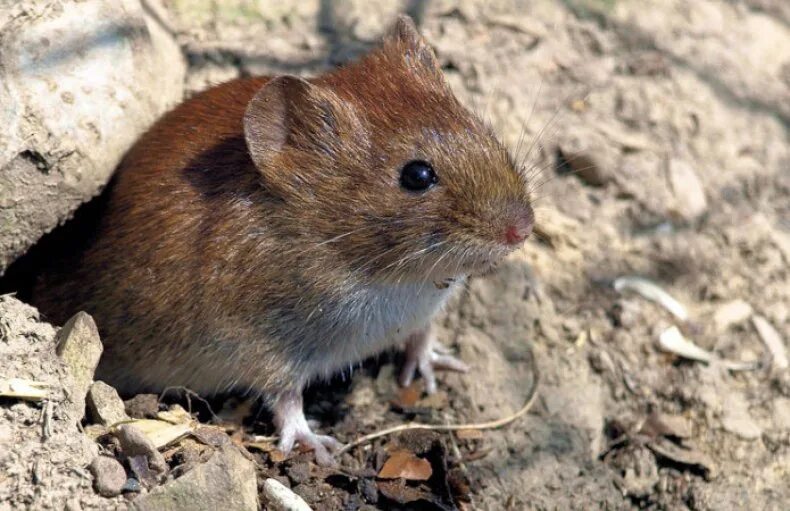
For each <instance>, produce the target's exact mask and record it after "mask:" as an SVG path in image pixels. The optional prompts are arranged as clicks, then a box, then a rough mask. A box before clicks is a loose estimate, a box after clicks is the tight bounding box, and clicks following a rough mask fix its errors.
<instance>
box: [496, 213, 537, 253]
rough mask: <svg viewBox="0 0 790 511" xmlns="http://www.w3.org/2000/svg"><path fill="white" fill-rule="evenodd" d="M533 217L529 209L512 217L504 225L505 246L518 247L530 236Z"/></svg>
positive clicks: (533, 221)
mask: <svg viewBox="0 0 790 511" xmlns="http://www.w3.org/2000/svg"><path fill="white" fill-rule="evenodd" d="M534 223H535V215H534V214H533V212H532V209H531V208H528V209H526V210H523V211H520V212H519V213H517V214H516V215H513V216H512V217H511V218H510V219H508V221H507V222H506V223H505V234H504V240H505V244H506V245H518V244H520V243H522V242H523V241H524V240H526V239H527V238H528V237H529V235H530V234H532V226H533V224H534Z"/></svg>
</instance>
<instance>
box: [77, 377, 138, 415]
mask: <svg viewBox="0 0 790 511" xmlns="http://www.w3.org/2000/svg"><path fill="white" fill-rule="evenodd" d="M87 404H88V413H89V414H90V417H91V419H92V420H93V422H95V423H98V424H101V425H103V426H112V425H113V424H117V423H119V422H122V421H126V420H129V416H128V415H126V411H125V409H124V405H123V401H121V397H120V396H119V395H118V391H117V390H115V389H114V388H113V387H111V386H109V385H107V384H106V383H104V382H103V381H96V382H93V385H91V386H90V389H89V390H88V398H87Z"/></svg>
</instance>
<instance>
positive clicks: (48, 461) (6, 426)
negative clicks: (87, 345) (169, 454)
mask: <svg viewBox="0 0 790 511" xmlns="http://www.w3.org/2000/svg"><path fill="white" fill-rule="evenodd" d="M88 319H89V318H88ZM79 330H80V329H79V328H77V329H72V333H74V332H78V331H79ZM57 339H58V338H57V336H56V335H55V329H54V328H53V327H52V325H50V324H49V323H45V322H44V321H42V320H41V319H40V317H39V314H38V311H36V309H34V308H33V307H31V306H29V305H26V304H24V303H22V302H20V301H19V300H16V299H15V298H13V297H11V296H9V295H5V296H0V375H3V376H5V377H16V378H24V379H28V380H34V381H37V382H41V383H42V384H45V385H46V388H47V390H48V395H47V398H46V400H45V401H43V402H40V403H37V402H32V401H22V400H18V399H11V398H6V399H0V510H3V511H5V510H8V509H64V508H65V509H83V510H85V511H88V510H94V509H108V510H110V509H126V507H127V506H126V504H125V501H124V500H123V497H115V498H113V499H106V498H104V497H101V496H100V495H98V494H97V493H96V491H95V490H94V488H93V486H92V484H93V482H92V478H91V476H90V474H89V473H88V472H87V471H86V469H85V467H87V466H88V465H89V464H90V463H91V460H93V459H94V458H96V457H97V455H98V454H99V449H98V446H97V444H96V443H95V442H94V441H92V440H91V439H90V438H88V437H87V436H86V435H84V434H83V433H82V432H81V431H80V429H79V424H78V416H79V417H81V416H82V410H81V409H79V408H78V407H75V403H74V399H75V392H76V391H75V388H76V387H75V380H74V377H73V372H72V371H73V368H71V367H69V366H68V365H67V362H66V361H64V360H63V359H62V358H61V357H59V356H58V355H57V353H56V345H57ZM76 339H77V338H76V337H71V341H74V340H76ZM61 340H62V338H61ZM71 341H69V342H71ZM69 349H70V348H69ZM81 398H82V399H84V394H83V395H82V396H81ZM77 406H79V405H77ZM82 406H83V409H84V401H83V405H82ZM102 462H103V463H107V462H104V461H103V460H102ZM94 468H101V467H98V466H97V467H94ZM114 468H115V469H116V475H115V477H116V481H117V480H118V479H120V472H117V468H118V467H114ZM121 471H122V470H121ZM116 484H117V483H116ZM101 488H102V491H104V490H106V489H107V488H106V487H105V485H104V484H102V485H101ZM111 493H112V492H109V491H107V494H111ZM68 502H77V503H78V504H79V507H77V508H75V507H74V506H73V505H69V504H67V503H68Z"/></svg>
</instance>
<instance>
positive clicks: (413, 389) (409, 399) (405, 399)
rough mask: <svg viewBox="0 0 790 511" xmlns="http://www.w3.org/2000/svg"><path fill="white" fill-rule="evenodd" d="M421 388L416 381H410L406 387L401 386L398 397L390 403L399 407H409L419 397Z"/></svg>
mask: <svg viewBox="0 0 790 511" xmlns="http://www.w3.org/2000/svg"><path fill="white" fill-rule="evenodd" d="M421 394H422V389H420V385H419V383H418V382H416V381H415V382H412V384H411V385H409V386H408V387H403V388H402V389H400V390H399V391H398V397H397V398H396V399H394V400H393V401H392V404H393V405H394V406H395V407H397V408H400V409H403V408H411V407H413V406H414V405H415V404H416V403H417V401H418V400H419V399H420V395H421Z"/></svg>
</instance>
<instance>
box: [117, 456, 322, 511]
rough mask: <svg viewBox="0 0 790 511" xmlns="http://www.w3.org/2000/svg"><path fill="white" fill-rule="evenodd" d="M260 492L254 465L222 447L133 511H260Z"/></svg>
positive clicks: (139, 499) (143, 499)
mask: <svg viewBox="0 0 790 511" xmlns="http://www.w3.org/2000/svg"><path fill="white" fill-rule="evenodd" d="M257 488H258V486H257V483H256V480H255V464H254V463H253V462H252V461H250V460H248V459H247V458H245V457H244V456H243V455H242V454H241V453H240V452H239V450H238V448H237V447H235V446H234V445H223V446H222V447H220V448H219V449H217V451H216V452H215V453H214V454H213V455H212V456H211V458H209V460H208V461H206V462H205V463H203V464H200V465H198V466H196V467H195V468H194V469H192V470H190V471H189V472H187V473H186V474H184V475H183V476H181V477H179V478H178V479H176V480H174V481H171V482H169V483H167V484H165V485H163V486H158V487H156V488H154V489H153V490H151V492H150V493H148V494H146V495H140V496H139V497H137V498H136V499H135V500H134V501H133V502H132V504H131V506H130V509H133V510H137V511H182V510H184V509H189V510H191V511H214V510H216V509H222V511H257V509H258V491H257ZM267 509H276V508H267ZM308 509H309V508H308Z"/></svg>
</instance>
